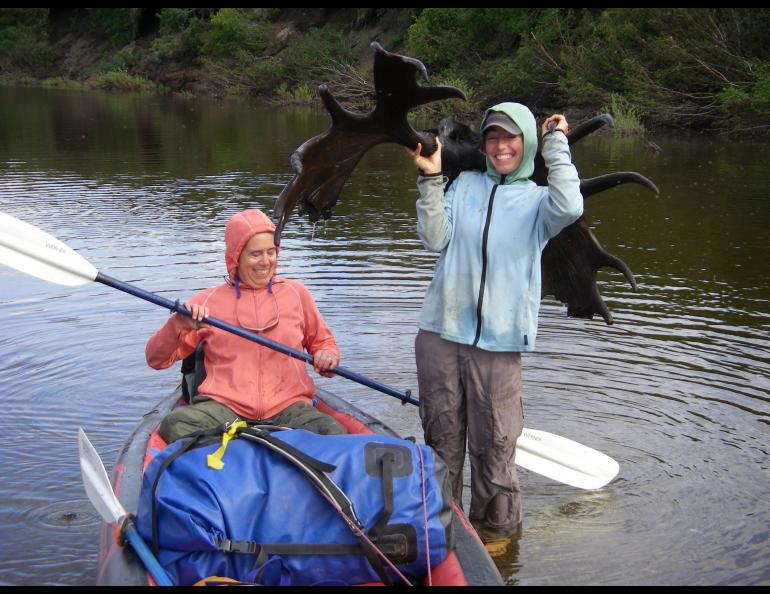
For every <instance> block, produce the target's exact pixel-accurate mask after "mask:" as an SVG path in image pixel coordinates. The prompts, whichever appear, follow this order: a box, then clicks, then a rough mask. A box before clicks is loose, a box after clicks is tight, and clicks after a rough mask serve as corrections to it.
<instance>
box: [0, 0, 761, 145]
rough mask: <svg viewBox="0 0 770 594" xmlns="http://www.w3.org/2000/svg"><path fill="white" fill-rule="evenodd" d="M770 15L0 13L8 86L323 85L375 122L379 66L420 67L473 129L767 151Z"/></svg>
mask: <svg viewBox="0 0 770 594" xmlns="http://www.w3.org/2000/svg"><path fill="white" fill-rule="evenodd" d="M768 22H770V9H756V8H755V9H744V8H708V9H706V8H697V9H696V8H624V9H621V8H593V9H568V8H542V9H534V8H521V9H516V8H475V9H471V8H425V9H409V8H392V9H384V8H378V9H374V8H338V9H330V8H327V9H321V8H318V9H296V8H295V9H278V8H2V9H0V81H3V82H5V83H7V84H20V83H24V84H45V85H47V86H57V87H61V86H85V87H89V88H102V89H108V90H114V91H148V90H158V91H162V92H177V93H185V94H200V93H209V94H216V95H220V96H224V95H245V96H253V97H260V98H264V99H268V100H274V101H278V102H281V103H309V102H314V101H317V97H316V93H315V88H316V87H317V85H318V84H319V83H321V82H325V83H327V84H328V85H329V87H330V88H331V89H332V91H333V92H334V94H335V96H337V97H339V98H340V99H341V100H342V101H343V102H344V103H345V104H347V105H348V106H351V107H353V108H366V107H369V106H371V102H372V96H371V92H370V91H371V64H372V60H371V52H370V51H369V49H368V44H369V42H370V41H371V40H372V39H377V40H379V41H380V43H381V44H382V45H383V47H385V49H387V50H389V51H392V52H398V53H403V54H406V55H409V56H412V57H415V58H418V59H420V60H422V61H423V62H424V63H425V65H426V66H427V68H428V71H429V72H430V73H431V82H432V83H433V84H448V85H453V86H458V87H460V88H462V89H463V90H464V91H466V94H467V95H468V97H469V100H468V101H467V102H462V101H457V100H453V101H451V102H445V103H446V104H437V105H433V106H430V108H429V109H430V110H432V111H433V112H434V115H449V114H453V115H456V116H460V117H462V118H463V119H465V120H466V121H468V120H470V121H475V119H476V118H477V117H478V115H479V113H480V112H481V110H482V109H483V107H485V106H487V105H489V104H491V103H493V102H498V101H503V100H518V101H522V102H524V103H527V104H529V105H531V106H532V107H533V108H534V109H535V110H536V111H538V112H541V113H542V112H545V111H551V110H562V111H565V112H567V113H573V114H578V115H581V116H582V115H592V114H594V113H597V112H599V111H602V110H606V109H610V110H611V111H612V113H613V114H614V115H615V118H616V120H617V124H618V126H617V127H618V129H621V130H625V131H627V132H630V133H639V132H642V131H643V130H644V129H645V128H654V127H658V128H660V127H675V128H676V127H678V128H690V129H698V130H711V131H715V132H725V133H734V134H740V135H741V136H745V135H753V136H767V135H768V133H769V132H770V27H768V26H767V23H768Z"/></svg>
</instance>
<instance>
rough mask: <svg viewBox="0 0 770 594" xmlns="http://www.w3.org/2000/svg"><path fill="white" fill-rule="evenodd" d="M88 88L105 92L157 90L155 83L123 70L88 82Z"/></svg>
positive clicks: (105, 74) (101, 75) (107, 73)
mask: <svg viewBox="0 0 770 594" xmlns="http://www.w3.org/2000/svg"><path fill="white" fill-rule="evenodd" d="M89 84H90V86H92V87H93V88H95V89H103V90H105V91H130V92H140V93H149V92H153V91H155V90H157V87H156V86H155V83H153V82H152V81H150V80H147V79H146V78H143V77H141V76H134V75H132V74H129V73H128V72H126V71H125V70H120V69H116V70H111V71H110V72H106V73H104V74H100V75H98V76H96V77H94V78H92V79H91V80H89Z"/></svg>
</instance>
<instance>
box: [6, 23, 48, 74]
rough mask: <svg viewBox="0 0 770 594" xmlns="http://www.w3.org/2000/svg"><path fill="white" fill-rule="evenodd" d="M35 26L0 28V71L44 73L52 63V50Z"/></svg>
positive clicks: (22, 25) (20, 25)
mask: <svg viewBox="0 0 770 594" xmlns="http://www.w3.org/2000/svg"><path fill="white" fill-rule="evenodd" d="M41 37H42V34H41V32H40V29H39V28H38V27H37V26H35V25H24V24H19V25H16V26H13V25H11V26H7V27H3V28H0V70H5V71H17V70H28V71H32V72H40V71H44V70H46V69H47V68H49V67H50V66H51V64H52V63H53V57H54V55H53V50H52V49H51V47H50V46H49V45H48V43H46V42H45V41H44V40H43V39H42V38H41Z"/></svg>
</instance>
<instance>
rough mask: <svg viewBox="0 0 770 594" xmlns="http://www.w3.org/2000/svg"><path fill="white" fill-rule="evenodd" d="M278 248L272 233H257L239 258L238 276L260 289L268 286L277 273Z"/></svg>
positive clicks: (244, 281)
mask: <svg viewBox="0 0 770 594" xmlns="http://www.w3.org/2000/svg"><path fill="white" fill-rule="evenodd" d="M277 260H278V248H276V247H275V241H274V240H273V234H272V233H257V234H256V235H255V236H254V237H252V238H251V239H250V240H249V241H248V243H247V244H246V246H245V247H244V248H243V251H242V252H241V256H240V258H239V259H238V278H239V279H240V280H241V282H243V283H245V284H247V285H249V286H250V287H254V288H255V289H259V288H262V287H266V286H267V284H268V283H269V282H270V279H271V278H273V275H274V274H275V264H276V262H277Z"/></svg>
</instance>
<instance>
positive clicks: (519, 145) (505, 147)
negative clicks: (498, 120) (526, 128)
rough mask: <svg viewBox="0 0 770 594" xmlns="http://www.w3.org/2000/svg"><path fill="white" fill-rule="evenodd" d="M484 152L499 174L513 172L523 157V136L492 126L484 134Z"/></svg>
mask: <svg viewBox="0 0 770 594" xmlns="http://www.w3.org/2000/svg"><path fill="white" fill-rule="evenodd" d="M484 153H485V154H486V155H487V158H488V159H489V162H490V163H492V167H494V168H495V170H496V171H497V172H498V173H499V174H500V175H508V174H509V173H513V172H514V171H516V170H517V169H518V168H519V165H521V160H522V159H523V158H524V140H523V137H522V135H521V134H516V135H514V134H511V133H510V132H507V131H505V130H503V129H502V128H501V127H500V126H492V127H490V128H489V129H488V130H487V132H486V134H485V135H484Z"/></svg>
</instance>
